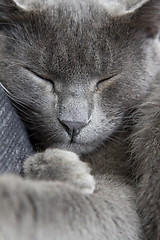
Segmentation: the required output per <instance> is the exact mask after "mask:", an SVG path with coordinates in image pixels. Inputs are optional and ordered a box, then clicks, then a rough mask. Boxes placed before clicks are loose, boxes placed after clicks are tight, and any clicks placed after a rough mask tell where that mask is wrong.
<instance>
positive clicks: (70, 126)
mask: <svg viewBox="0 0 160 240" xmlns="http://www.w3.org/2000/svg"><path fill="white" fill-rule="evenodd" d="M60 122H61V124H62V125H63V127H64V128H65V129H66V131H67V133H68V135H69V136H70V137H71V139H73V137H74V136H76V135H78V134H79V133H80V131H81V129H82V128H84V127H85V126H86V125H87V123H86V122H71V121H63V120H60Z"/></svg>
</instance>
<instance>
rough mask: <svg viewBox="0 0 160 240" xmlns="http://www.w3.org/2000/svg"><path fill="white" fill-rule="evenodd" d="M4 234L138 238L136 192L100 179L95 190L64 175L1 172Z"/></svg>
mask: <svg viewBox="0 0 160 240" xmlns="http://www.w3.org/2000/svg"><path fill="white" fill-rule="evenodd" d="M0 239H1V240H6V239H7V240H20V239H23V240H31V239H32V240H44V239H46V240H53V239H55V240H121V239H122V240H138V239H140V229H139V220H138V216H137V214H136V211H135V207H134V193H133V191H132V189H131V188H130V187H128V186H126V185H125V184H122V183H120V182H119V181H116V180H114V179H113V177H111V178H109V177H108V179H103V178H101V179H97V186H96V190H95V192H94V193H93V194H91V195H86V194H82V193H81V192H80V191H79V189H76V187H74V186H72V185H70V184H67V183H64V182H60V181H39V180H38V181H36V180H24V179H22V178H19V177H16V176H7V175H6V176H1V177H0Z"/></svg>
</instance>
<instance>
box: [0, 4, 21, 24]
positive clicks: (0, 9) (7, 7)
mask: <svg viewBox="0 0 160 240" xmlns="http://www.w3.org/2000/svg"><path fill="white" fill-rule="evenodd" d="M24 12H25V10H24V9H23V8H22V7H21V6H20V5H18V4H17V3H16V1H14V0H0V25H2V24H5V23H10V22H13V21H16V20H18V19H19V20H20V19H21V18H22V16H23V14H24Z"/></svg>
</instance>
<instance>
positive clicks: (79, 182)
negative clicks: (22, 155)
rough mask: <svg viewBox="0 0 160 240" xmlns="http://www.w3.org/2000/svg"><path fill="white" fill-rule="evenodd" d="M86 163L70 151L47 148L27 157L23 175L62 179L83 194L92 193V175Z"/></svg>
mask: <svg viewBox="0 0 160 240" xmlns="http://www.w3.org/2000/svg"><path fill="white" fill-rule="evenodd" d="M90 172H91V169H90V168H89V166H88V164H87V163H84V162H82V161H81V160H80V159H79V157H78V156H77V155H76V154H75V153H73V152H70V151H66V150H60V149H47V150H46V151H45V152H42V153H37V154H35V155H33V156H31V157H29V158H28V159H27V160H26V162H25V163H24V175H25V177H27V178H31V179H41V180H42V179H43V180H58V181H64V182H67V183H69V184H72V185H74V186H75V187H76V188H79V189H80V191H81V192H83V193H85V194H91V193H93V191H94V189H95V181H94V177H93V176H92V175H91V174H90Z"/></svg>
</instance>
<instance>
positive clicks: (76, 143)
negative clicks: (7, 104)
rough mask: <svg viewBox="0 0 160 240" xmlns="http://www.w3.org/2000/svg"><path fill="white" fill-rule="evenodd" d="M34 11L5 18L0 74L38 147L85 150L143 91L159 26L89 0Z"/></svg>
mask: <svg viewBox="0 0 160 240" xmlns="http://www.w3.org/2000/svg"><path fill="white" fill-rule="evenodd" d="M9 2H10V0H9ZM46 2H47V1H46ZM48 2H49V1H48ZM157 2H158V1H157ZM159 5H160V4H159ZM45 6H47V3H46V5H45ZM14 8H15V6H14ZM0 9H1V8H0ZM31 9H32V7H31ZM34 9H35V7H34ZM36 9H37V10H36V11H35V10H34V11H33V10H28V11H27V12H22V13H19V11H20V10H16V11H17V12H16V13H15V14H13V11H12V14H11V16H10V18H11V19H14V20H12V21H10V20H8V22H7V21H6V19H5V21H6V22H7V23H6V24H5V25H4V26H3V27H2V31H1V33H2V34H3V36H2V37H1V39H2V41H1V44H0V55H1V57H0V66H1V73H0V78H1V80H2V83H3V85H4V86H5V87H6V88H7V89H8V90H9V91H10V92H11V94H12V96H11V97H12V98H14V102H16V106H17V109H18V110H19V112H20V114H21V115H22V117H23V120H24V121H25V123H26V126H27V128H28V130H29V133H30V134H31V136H32V139H33V141H34V142H35V143H36V145H39V146H41V147H42V148H47V147H62V148H67V149H69V150H72V151H75V152H77V153H79V154H82V153H87V152H89V151H92V150H93V149H95V148H96V147H97V146H98V145H100V144H102V143H103V142H104V141H106V140H107V139H109V138H110V137H111V135H112V134H113V133H114V132H115V131H116V130H117V129H118V128H119V127H120V125H121V124H122V122H123V120H124V117H125V115H126V112H128V111H129V110H131V109H132V108H134V107H135V105H136V104H137V103H138V102H139V101H140V100H141V99H142V98H143V97H144V95H145V94H146V91H147V89H148V87H149V86H150V83H151V82H152V81H153V79H154V78H155V76H156V74H157V72H158V68H159V66H158V64H159V61H160V53H159V54H158V51H157V49H159V50H160V47H159V41H158V35H157V29H156V30H155V29H154V31H153V29H149V28H147V30H146V29H144V26H141V27H139V26H137V25H136V24H135V23H137V19H136V17H137V18H138V19H141V18H140V17H139V15H140V14H139V12H138V13H135V14H127V15H125V16H121V17H120V16H119V17H111V16H109V15H108V13H107V10H106V9H105V8H104V6H103V5H101V4H98V3H97V4H96V3H93V1H89V2H87V1H84V2H83V1H81V3H78V1H73V2H72V3H68V1H56V3H53V2H52V4H51V5H50V6H49V7H48V8H45V7H44V3H43V6H40V5H39V6H38V5H37V7H36ZM1 11H2V12H3V14H9V13H8V12H9V11H8V12H7V11H4V10H3V9H2V10H1ZM142 12H144V10H143V11H142ZM1 15H2V13H1ZM134 15H135V16H134ZM2 17H3V19H4V16H2ZM5 17H6V15H5ZM6 18H7V17H6ZM142 19H143V17H142ZM1 21H2V20H1ZM139 21H140V20H139ZM140 25H141V24H140ZM146 27H147V26H146ZM149 27H150V26H149ZM149 34H150V36H148V35H149ZM5 36H7V37H5ZM3 39H5V41H3ZM159 52H160V51H159Z"/></svg>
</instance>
